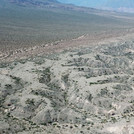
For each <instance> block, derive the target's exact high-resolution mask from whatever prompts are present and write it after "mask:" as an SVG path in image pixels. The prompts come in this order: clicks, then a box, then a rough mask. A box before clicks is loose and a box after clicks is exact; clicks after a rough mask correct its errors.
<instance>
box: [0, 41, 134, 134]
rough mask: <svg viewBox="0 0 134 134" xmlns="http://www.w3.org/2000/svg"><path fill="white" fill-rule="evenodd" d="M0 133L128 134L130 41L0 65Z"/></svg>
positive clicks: (133, 109)
mask: <svg viewBox="0 0 134 134" xmlns="http://www.w3.org/2000/svg"><path fill="white" fill-rule="evenodd" d="M0 133H1V134H4V133H5V134H49V133H51V134H134V41H133V40H131V41H126V42H122V43H121V42H120V43H108V44H104V45H98V46H97V45H96V46H90V47H86V48H79V49H74V50H68V51H67V50H66V51H63V52H60V53H58V54H57V53H56V54H49V55H45V56H38V57H35V58H29V59H25V60H19V61H14V62H11V63H1V64H0Z"/></svg>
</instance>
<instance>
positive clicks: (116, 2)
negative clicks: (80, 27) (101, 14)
mask: <svg viewBox="0 0 134 134" xmlns="http://www.w3.org/2000/svg"><path fill="white" fill-rule="evenodd" d="M58 1H59V2H62V3H69V4H74V5H77V6H85V7H91V8H99V9H113V10H119V11H125V12H134V1H133V0H127V1H126V0H94V1H92V0H77V1H76V0H58Z"/></svg>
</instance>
